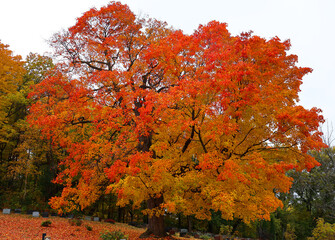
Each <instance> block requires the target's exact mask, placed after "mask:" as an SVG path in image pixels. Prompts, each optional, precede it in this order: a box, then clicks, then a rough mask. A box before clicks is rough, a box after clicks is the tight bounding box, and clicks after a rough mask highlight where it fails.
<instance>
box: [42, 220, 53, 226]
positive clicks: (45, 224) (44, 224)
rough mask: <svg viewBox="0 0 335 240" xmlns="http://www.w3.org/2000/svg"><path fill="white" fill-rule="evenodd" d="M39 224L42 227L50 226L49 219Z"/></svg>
mask: <svg viewBox="0 0 335 240" xmlns="http://www.w3.org/2000/svg"><path fill="white" fill-rule="evenodd" d="M41 226H42V227H50V226H51V221H50V220H47V221H44V222H42V223H41Z"/></svg>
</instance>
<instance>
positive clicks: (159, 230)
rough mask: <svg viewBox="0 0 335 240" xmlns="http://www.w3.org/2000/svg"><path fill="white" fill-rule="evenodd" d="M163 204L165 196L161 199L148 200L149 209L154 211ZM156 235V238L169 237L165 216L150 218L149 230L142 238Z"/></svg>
mask: <svg viewBox="0 0 335 240" xmlns="http://www.w3.org/2000/svg"><path fill="white" fill-rule="evenodd" d="M162 203H163V196H160V197H159V198H150V199H148V200H147V207H148V209H154V208H156V207H159V206H160V205H161V204H162ZM151 235H154V236H155V237H165V236H167V234H166V232H165V229H164V216H163V215H160V216H156V215H152V216H149V224H148V229H147V231H145V232H144V233H143V234H142V235H141V236H140V238H147V237H148V236H151Z"/></svg>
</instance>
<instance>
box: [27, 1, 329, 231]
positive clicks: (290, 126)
mask: <svg viewBox="0 0 335 240" xmlns="http://www.w3.org/2000/svg"><path fill="white" fill-rule="evenodd" d="M53 45H54V47H55V52H56V53H57V54H58V55H59V56H60V57H62V59H63V61H62V62H61V63H60V64H59V65H58V66H57V67H56V68H55V70H54V72H52V73H50V75H49V76H48V77H47V78H46V79H45V80H44V81H43V82H42V83H40V84H39V85H38V86H37V87H36V89H35V91H34V93H33V94H31V97H32V98H34V99H36V101H37V102H36V104H34V105H33V106H32V107H31V114H30V117H29V120H30V122H31V123H32V124H36V125H37V126H39V127H40V129H41V132H42V133H43V134H44V135H45V136H47V137H49V138H51V139H52V140H53V142H54V144H55V145H58V146H60V147H62V148H63V149H64V150H66V152H67V157H66V158H64V159H63V160H62V162H60V166H61V169H62V171H61V173H60V174H59V176H58V177H57V179H56V180H55V181H56V182H58V183H61V184H63V185H64V190H63V193H62V195H61V196H60V197H54V198H52V199H51V201H50V202H51V205H52V206H53V207H54V208H56V209H58V210H60V211H70V210H73V209H78V208H82V209H83V208H85V207H87V206H89V205H91V204H93V203H94V202H95V201H96V200H97V199H98V198H99V196H101V195H103V194H104V193H105V192H106V191H107V192H109V191H113V192H114V193H116V194H117V195H118V204H120V205H125V204H127V203H129V202H130V201H132V203H133V205H134V206H135V207H136V206H140V204H141V203H142V202H143V201H150V200H152V201H151V202H152V203H153V205H152V206H151V205H150V204H149V205H150V206H151V207H149V208H148V209H147V210H146V213H147V214H149V215H150V218H154V217H157V218H158V217H159V216H161V215H162V214H163V213H164V211H165V210H167V211H170V212H183V213H184V214H185V215H192V214H195V216H196V217H197V218H200V219H206V218H210V210H215V211H221V213H222V216H223V217H224V218H226V219H232V218H233V217H237V218H241V219H243V220H244V221H246V222H248V221H250V220H254V219H269V216H270V213H271V212H273V211H275V210H276V209H277V208H278V207H281V206H282V203H281V201H280V200H279V199H277V198H276V193H277V192H287V191H288V190H289V188H290V186H291V183H292V179H291V178H289V177H287V176H286V175H285V173H286V172H287V171H288V170H289V169H293V168H295V169H298V170H302V169H311V168H313V167H314V166H316V165H318V163H317V162H316V161H315V159H314V158H313V157H311V156H310V155H308V151H309V150H312V149H320V148H322V147H324V146H325V145H324V144H323V143H322V140H321V137H320V136H321V133H320V132H319V131H318V127H319V124H320V123H322V122H323V118H322V116H321V115H320V110H319V109H317V108H312V109H310V110H308V109H305V108H303V107H302V106H299V105H298V102H299V98H298V93H299V91H300V90H299V88H300V85H301V84H302V77H303V76H304V75H306V74H307V73H309V72H311V69H310V68H303V67H297V66H296V62H297V56H295V55H289V54H288V53H287V51H288V50H289V48H290V42H289V41H281V40H280V39H279V38H277V37H275V38H272V39H270V40H266V39H264V38H261V37H259V36H254V35H252V33H243V34H241V35H237V36H231V34H230V33H229V32H228V30H227V26H226V24H224V23H220V22H216V21H212V22H210V23H208V24H207V25H203V26H202V25H201V26H199V28H198V29H197V30H196V31H195V32H194V33H193V34H192V35H185V34H183V33H182V31H178V30H173V29H168V28H166V26H165V24H164V23H161V22H159V21H156V20H152V19H149V20H145V19H137V18H136V17H135V15H134V14H133V13H132V12H131V11H130V10H129V8H128V7H127V6H126V5H122V4H120V3H115V2H112V3H111V4H109V5H108V6H106V7H103V8H101V9H100V10H97V9H91V10H90V11H88V12H86V13H84V14H83V16H82V17H80V18H78V19H77V23H76V25H75V26H73V27H71V28H69V30H67V31H64V32H61V33H59V34H56V35H55V37H54V39H53ZM154 200H155V201H154ZM156 200H157V201H156ZM149 228H150V222H149Z"/></svg>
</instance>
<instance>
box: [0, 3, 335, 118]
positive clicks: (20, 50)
mask: <svg viewBox="0 0 335 240" xmlns="http://www.w3.org/2000/svg"><path fill="white" fill-rule="evenodd" d="M121 2H122V3H126V4H128V5H129V7H130V9H131V10H132V11H133V12H134V13H135V14H136V15H138V14H141V15H148V16H149V17H152V18H156V19H158V20H162V21H166V22H167V23H168V24H169V25H170V26H173V27H174V28H175V29H182V30H183V31H184V32H185V33H188V34H191V33H192V32H193V30H194V29H196V28H197V27H198V26H199V24H206V23H208V22H209V21H211V20H218V21H220V22H226V23H227V24H228V29H229V31H230V32H231V33H232V34H233V35H237V34H239V33H241V32H243V31H249V30H252V31H253V32H254V34H256V35H259V36H261V37H265V38H267V39H269V38H271V37H274V36H278V37H279V38H280V39H282V40H286V39H290V40H291V44H292V48H291V51H290V52H291V53H293V54H297V55H298V57H299V63H298V65H299V66H304V67H311V68H313V69H314V71H313V73H311V74H309V75H307V76H306V77H305V78H304V83H303V86H302V88H301V90H302V92H301V94H300V99H301V101H300V104H301V105H303V106H304V107H306V108H311V107H318V108H321V109H322V110H323V114H324V117H325V119H327V120H328V121H330V122H333V123H334V124H335V73H334V70H335V0H169V1H167V0H165V1H162V0H122V1H121ZM108 3H109V1H108V0H57V1H54V0H0V40H1V42H2V43H5V44H8V45H10V49H11V50H12V51H14V53H15V54H19V55H21V56H23V57H25V56H26V55H27V54H28V53H29V52H37V53H39V54H43V53H45V52H47V51H50V50H49V49H48V45H47V43H46V40H48V39H49V38H50V37H51V36H52V34H54V33H55V32H58V31H59V30H61V29H66V28H68V27H70V26H72V25H73V24H74V23H75V20H76V18H77V17H80V16H81V15H82V13H84V12H85V11H87V10H89V9H90V8H91V7H96V8H99V7H101V6H103V5H107V4H108Z"/></svg>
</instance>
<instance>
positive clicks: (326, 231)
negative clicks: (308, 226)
mask: <svg viewBox="0 0 335 240" xmlns="http://www.w3.org/2000/svg"><path fill="white" fill-rule="evenodd" d="M325 239H335V224H330V223H325V221H324V220H323V219H322V218H319V219H318V221H317V225H316V227H315V228H314V230H313V237H311V238H308V240H325Z"/></svg>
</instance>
